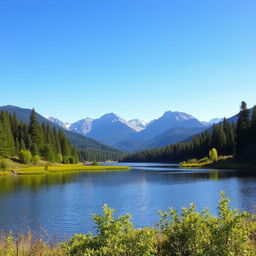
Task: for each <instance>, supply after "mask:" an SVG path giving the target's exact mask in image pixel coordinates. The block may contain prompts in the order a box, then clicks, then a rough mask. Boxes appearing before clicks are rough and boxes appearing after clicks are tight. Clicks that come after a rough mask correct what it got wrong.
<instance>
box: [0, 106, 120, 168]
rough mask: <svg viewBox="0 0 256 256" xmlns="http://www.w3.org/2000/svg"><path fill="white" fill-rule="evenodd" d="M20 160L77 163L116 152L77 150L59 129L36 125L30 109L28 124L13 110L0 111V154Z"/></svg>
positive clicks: (111, 155) (113, 156)
mask: <svg viewBox="0 0 256 256" xmlns="http://www.w3.org/2000/svg"><path fill="white" fill-rule="evenodd" d="M17 156H19V158H20V160H22V162H24V163H27V162H30V161H33V159H34V161H36V162H37V161H39V160H40V159H44V160H47V161H50V162H59V163H66V164H68V163H77V162H78V161H79V160H80V161H105V160H110V159H111V160H117V159H118V158H119V157H120V155H119V154H117V153H116V152H113V153H112V152H108V151H104V150H102V151H101V150H77V149H76V148H75V147H74V146H72V145H71V143H70V141H69V140H68V139H67V137H66V135H65V134H64V131H63V130H62V129H56V128H55V127H51V126H50V125H49V123H42V124H40V123H39V122H38V120H37V117H36V112H35V110H34V109H33V110H32V112H31V116H30V122H29V124H27V123H25V122H22V121H20V120H18V119H17V117H16V115H15V113H14V114H10V113H8V112H5V111H0V157H4V158H7V157H17Z"/></svg>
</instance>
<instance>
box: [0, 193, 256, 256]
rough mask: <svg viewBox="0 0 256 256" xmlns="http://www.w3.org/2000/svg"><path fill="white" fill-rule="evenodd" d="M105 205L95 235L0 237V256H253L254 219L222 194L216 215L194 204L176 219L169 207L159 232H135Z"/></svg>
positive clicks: (255, 250) (255, 243) (127, 217)
mask: <svg viewBox="0 0 256 256" xmlns="http://www.w3.org/2000/svg"><path fill="white" fill-rule="evenodd" d="M113 214H114V210H113V209H111V208H109V207H108V206H107V205H105V206H104V207H103V214H102V215H98V214H95V215H93V220H94V222H95V231H96V234H95V235H92V234H90V233H89V234H77V235H74V236H73V237H72V238H71V239H70V240H69V241H67V242H62V243H59V244H56V243H49V242H48V243H45V242H43V241H42V240H41V239H37V240H34V239H33V237H32V236H31V234H28V235H27V236H19V237H14V236H13V235H12V234H7V235H2V236H1V237H0V256H6V255H8V256H16V255H23V256H39V255H42V256H43V255H45V256H58V255H59V256H128V255H129V256H151V255H152V256H157V255H158V256H210V255H223V256H229V255H230V256H231V255H235V256H255V255H256V222H255V216H253V215H251V214H249V213H247V212H242V213H240V212H239V211H237V210H233V209H231V208H230V206H229V200H228V199H227V198H226V197H225V195H224V194H223V193H222V195H221V200H220V202H219V207H218V216H213V215H211V214H210V213H209V212H208V210H203V211H201V212H198V211H196V207H195V205H193V204H191V205H190V207H189V208H183V209H182V213H181V215H178V213H177V211H176V210H174V209H172V208H170V209H169V211H167V212H160V220H159V223H158V225H157V226H158V228H153V227H148V228H142V229H136V228H134V227H133V224H132V222H131V216H130V215H125V216H121V217H116V218H115V217H114V216H113Z"/></svg>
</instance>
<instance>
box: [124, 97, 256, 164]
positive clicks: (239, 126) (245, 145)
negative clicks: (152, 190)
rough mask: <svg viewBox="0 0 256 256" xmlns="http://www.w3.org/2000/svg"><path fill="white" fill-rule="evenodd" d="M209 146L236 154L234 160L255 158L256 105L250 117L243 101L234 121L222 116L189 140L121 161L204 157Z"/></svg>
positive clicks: (219, 151) (162, 160)
mask: <svg viewBox="0 0 256 256" xmlns="http://www.w3.org/2000/svg"><path fill="white" fill-rule="evenodd" d="M212 148H216V149H217V150H218V153H219V155H226V156H230V155H234V154H235V160H237V159H238V160H240V161H241V160H242V161H244V162H246V161H255V160H256V107H254V108H253V111H252V115H251V117H250V111H249V110H248V109H247V105H246V103H245V102H242V103H241V108H240V113H239V115H238V121H237V122H232V121H230V120H227V119H225V118H224V120H223V122H221V123H219V124H216V125H214V126H213V127H212V128H210V129H208V130H206V131H204V132H202V133H200V134H198V135H196V136H194V137H193V138H192V139H191V140H190V141H189V142H181V143H176V144H171V145H168V146H166V147H163V148H156V149H151V150H146V151H143V152H138V153H134V154H129V155H127V156H125V157H124V158H123V159H122V161H124V162H183V161H188V159H200V158H203V157H205V155H206V154H207V152H209V151H210V150H211V149H212Z"/></svg>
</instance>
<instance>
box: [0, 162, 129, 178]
mask: <svg viewBox="0 0 256 256" xmlns="http://www.w3.org/2000/svg"><path fill="white" fill-rule="evenodd" d="M130 169H131V168H130V167H128V166H112V165H97V166H92V165H82V164H67V165H65V164H61V165H52V166H48V167H46V166H27V167H17V168H12V170H6V171H0V176H16V175H43V174H53V173H68V172H91V171H128V170H130Z"/></svg>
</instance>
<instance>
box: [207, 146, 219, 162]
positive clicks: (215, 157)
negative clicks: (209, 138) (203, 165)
mask: <svg viewBox="0 0 256 256" xmlns="http://www.w3.org/2000/svg"><path fill="white" fill-rule="evenodd" d="M209 158H210V160H211V161H213V162H216V161H218V151H217V149H216V148H212V149H211V150H210V151H209Z"/></svg>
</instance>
